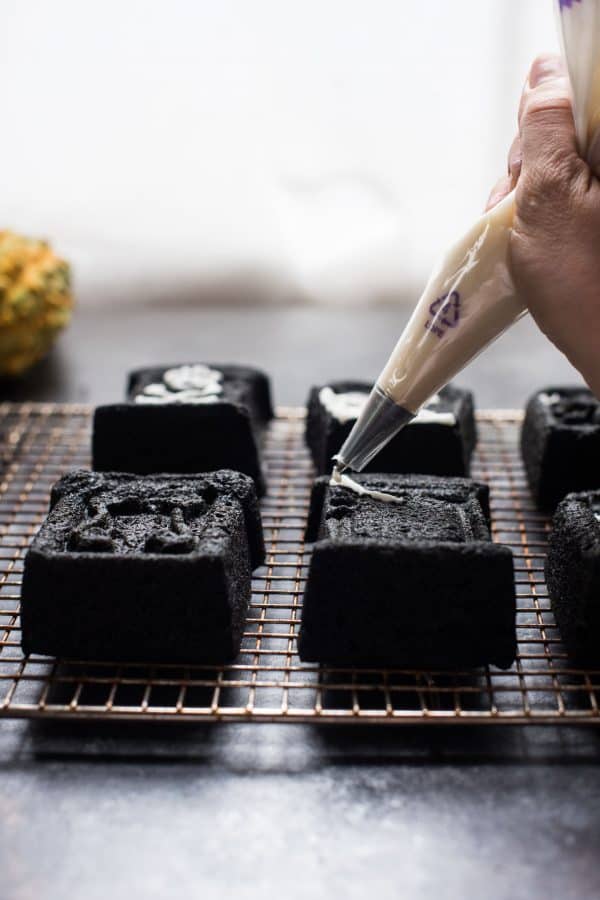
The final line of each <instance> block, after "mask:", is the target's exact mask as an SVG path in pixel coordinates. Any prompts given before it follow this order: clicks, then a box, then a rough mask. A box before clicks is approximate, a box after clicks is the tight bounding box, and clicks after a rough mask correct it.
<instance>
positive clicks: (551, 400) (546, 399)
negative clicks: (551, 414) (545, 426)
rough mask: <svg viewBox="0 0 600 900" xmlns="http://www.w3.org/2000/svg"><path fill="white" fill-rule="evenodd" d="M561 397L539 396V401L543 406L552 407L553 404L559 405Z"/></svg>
mask: <svg viewBox="0 0 600 900" xmlns="http://www.w3.org/2000/svg"><path fill="white" fill-rule="evenodd" d="M561 400H562V397H561V396H560V394H557V393H554V394H546V393H542V394H539V401H540V403H541V404H542V405H543V406H554V404H555V403H560V401H561Z"/></svg>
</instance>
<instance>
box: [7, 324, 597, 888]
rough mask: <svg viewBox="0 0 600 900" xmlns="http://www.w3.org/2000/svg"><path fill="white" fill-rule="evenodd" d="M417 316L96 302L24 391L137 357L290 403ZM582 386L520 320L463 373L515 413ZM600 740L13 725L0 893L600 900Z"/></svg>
mask: <svg viewBox="0 0 600 900" xmlns="http://www.w3.org/2000/svg"><path fill="white" fill-rule="evenodd" d="M405 317H406V313H405V311H403V310H400V311H397V310H393V309H389V308H388V309H376V310H373V311H370V312H368V313H366V312H364V311H361V312H359V311H350V312H345V311H342V310H334V311H331V310H316V309H306V308H297V309H287V310H274V309H268V308H265V307H262V308H259V309H249V310H244V309H239V310H235V309H233V310H232V309H223V310H215V309H208V310H194V309H193V308H183V309H177V310H174V311H171V312H166V311H164V310H160V309H138V310H135V311H133V310H128V309H124V310H120V311H118V310H112V311H111V310H108V311H95V310H93V309H90V310H80V311H79V314H78V316H77V318H76V321H75V324H74V326H73V328H72V329H71V331H70V332H69V333H68V334H66V335H65V336H64V337H63V338H62V340H61V343H60V347H59V349H58V351H57V353H55V354H54V356H53V358H52V359H51V360H49V361H48V362H47V363H45V364H44V365H43V366H41V367H39V368H38V370H37V372H35V373H32V375H31V376H29V377H28V378H27V379H26V380H25V381H24V382H23V383H21V384H19V385H14V384H12V385H11V384H5V385H4V386H3V389H2V390H3V396H4V398H5V399H8V398H9V397H11V398H14V399H25V398H27V399H46V400H50V399H56V400H76V401H83V402H91V403H95V402H100V401H111V400H114V399H117V398H119V397H120V396H121V393H122V389H123V377H124V373H125V371H126V370H127V369H128V368H130V367H132V366H135V365H141V364H144V363H150V362H164V361H167V362H169V361H178V360H184V359H196V358H197V359H205V358H208V359H214V360H217V361H219V360H220V361H224V362H226V361H233V360H239V361H246V362H249V363H256V364H260V365H262V366H263V367H264V368H265V369H267V370H268V371H270V372H271V373H272V375H273V378H274V381H275V393H276V397H277V400H278V402H280V403H288V404H297V403H301V402H302V401H303V399H304V397H305V395H306V393H307V388H308V386H309V384H310V383H312V382H318V381H320V380H323V379H328V378H333V377H336V378H339V377H344V376H348V375H350V374H356V375H357V376H363V375H364V376H366V377H368V376H373V375H375V374H376V373H377V370H378V369H379V368H380V367H381V363H382V362H383V357H384V356H385V355H386V354H387V352H388V350H389V349H390V348H391V345H392V344H393V342H394V339H395V336H396V333H397V332H398V331H399V330H400V327H401V324H402V322H403V321H404V319H405ZM573 380H575V376H574V375H573V374H572V372H571V370H570V369H569V367H568V366H567V364H566V363H565V362H564V361H563V360H561V358H560V357H559V356H558V354H557V353H556V351H554V350H553V349H552V348H551V347H550V346H549V345H547V344H546V342H545V341H544V339H543V338H542V337H541V336H539V335H538V334H537V332H536V331H535V329H534V328H533V326H532V325H531V324H530V323H527V322H524V323H521V324H520V325H519V326H518V327H517V329H515V330H514V331H513V332H512V333H511V334H510V335H508V336H506V337H505V338H504V339H503V341H502V342H501V343H499V344H498V345H496V346H495V347H494V348H492V350H490V351H489V352H488V353H487V354H486V355H485V356H483V357H482V358H480V359H479V360H478V361H477V362H476V363H475V364H474V365H473V366H472V367H471V368H470V370H468V371H467V372H466V373H465V374H464V376H463V377H462V379H461V381H462V382H463V383H464V384H466V385H468V386H471V387H473V389H474V390H475V392H476V395H477V399H478V402H479V405H480V406H493V405H501V406H519V405H521V404H522V403H523V400H524V399H525V397H526V395H527V394H528V393H530V392H531V391H533V390H534V389H535V388H536V387H539V386H540V385H543V384H547V383H549V382H565V381H566V382H569V381H573ZM599 761H600V732H599V731H598V729H579V730H577V729H574V728H565V729H557V728H554V727H550V728H542V727H528V728H522V727H521V728H516V727H507V728H502V729H498V728H480V729H474V728H460V729H458V728H452V727H450V728H446V729H440V728H431V727H429V728H423V727H420V728H415V729H405V728H399V729H396V728H382V729H372V730H369V729H366V728H363V727H361V728H356V727H348V728H346V729H337V728H321V729H318V728H315V727H312V726H304V725H297V726H295V725H288V726H279V725H277V726H273V725H248V726H246V725H235V726H234V725H231V726H203V727H184V726H179V727H177V726H175V727H170V728H166V727H163V726H157V727H149V726H144V727H143V728H139V727H133V726H126V725H121V726H119V727H113V726H111V727H106V726H102V727H101V726H93V727H92V726H87V725H78V726H76V725H72V726H70V725H69V726H68V725H64V724H62V725H52V724H50V723H45V724H44V725H39V724H27V723H23V722H10V721H2V722H0V772H1V775H2V790H1V791H0V811H1V814H0V897H2V900H25V898H27V900H28V898H32V897H40V898H41V897H43V898H44V900H58V898H60V900H64V898H65V897H77V898H85V900H95V898H98V900H100V898H102V900H106V898H107V897H109V898H111V900H121V898H126V897H132V896H135V897H137V896H143V897H144V898H147V900H153V898H161V900H162V898H167V897H173V896H181V897H190V898H195V897H203V898H204V897H209V898H211V900H212V898H228V900H229V898H235V897H239V898H242V900H244V898H254V897H261V896H263V897H265V896H266V897H270V896H275V895H276V892H277V893H278V894H281V895H282V896H286V897H289V898H304V897H306V898H311V900H316V898H321V897H323V898H325V897H337V896H340V897H344V898H355V897H356V898H364V897H365V896H366V895H367V894H372V896H373V897H376V898H381V900H387V898H392V897H407V898H408V897H410V898H430V897H431V898H436V900H439V898H452V900H465V898H470V897H477V898H479V897H485V898H486V900H504V898H511V900H521V898H523V900H532V898H537V897H540V898H542V897H544V898H546V897H560V898H561V900H570V898H572V900H587V898H590V900H591V898H597V897H598V896H599V895H600V867H599V866H598V864H597V856H598V847H599V846H600V768H599V766H598V762H599Z"/></svg>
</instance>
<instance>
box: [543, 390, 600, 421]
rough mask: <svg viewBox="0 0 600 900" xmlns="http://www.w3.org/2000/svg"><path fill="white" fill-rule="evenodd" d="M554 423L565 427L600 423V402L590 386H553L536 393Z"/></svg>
mask: <svg viewBox="0 0 600 900" xmlns="http://www.w3.org/2000/svg"><path fill="white" fill-rule="evenodd" d="M534 402H537V403H538V404H539V405H540V406H541V407H542V408H543V409H545V410H546V411H547V414H548V416H549V418H550V419H551V421H552V422H553V424H555V425H561V426H563V427H565V428H580V427H581V426H585V425H592V426H597V425H600V403H599V402H598V400H597V399H596V397H595V396H594V395H593V394H592V392H591V391H590V390H588V388H583V387H552V388H546V389H545V390H543V391H539V392H538V393H537V394H535V395H534Z"/></svg>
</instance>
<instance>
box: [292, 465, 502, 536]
mask: <svg viewBox="0 0 600 900" xmlns="http://www.w3.org/2000/svg"><path fill="white" fill-rule="evenodd" d="M353 479H355V481H356V483H357V484H358V485H360V486H361V487H363V488H365V489H366V490H368V491H373V492H376V496H375V497H373V496H370V495H368V494H366V495H360V494H358V493H356V492H355V491H353V490H350V489H348V488H347V487H345V486H343V485H339V484H332V483H331V482H330V481H329V479H327V478H324V479H318V480H317V482H316V483H315V488H314V490H313V497H312V501H311V511H310V517H309V525H308V529H307V540H317V539H331V540H334V541H337V542H354V541H356V542H357V543H361V542H364V541H366V540H371V541H377V542H378V543H397V542H402V543H406V542H409V543H425V542H435V543H456V544H461V543H466V542H471V541H489V539H490V533H489V528H488V525H487V522H486V516H485V511H484V507H485V505H486V504H487V488H486V487H485V486H484V485H480V484H478V483H476V482H472V481H470V480H469V479H463V478H436V477H425V476H405V475H395V474H390V475H353ZM377 494H384V495H391V496H393V497H394V498H395V501H394V502H383V501H382V500H381V499H378V498H377Z"/></svg>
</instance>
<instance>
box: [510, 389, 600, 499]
mask: <svg viewBox="0 0 600 900" xmlns="http://www.w3.org/2000/svg"><path fill="white" fill-rule="evenodd" d="M521 454H522V457H523V463H524V465H525V471H526V473H527V480H528V481H529V486H530V488H531V491H532V493H533V496H534V498H535V501H536V503H537V505H538V506H539V507H540V509H548V510H551V509H554V507H555V506H556V504H557V503H558V502H559V500H562V498H563V497H565V496H566V495H567V494H570V493H572V492H574V491H584V490H590V489H592V488H600V465H599V462H600V403H599V402H598V400H596V398H595V397H594V395H593V394H592V392H591V391H590V390H588V389H587V388H583V387H549V388H546V389H545V390H543V391H538V393H537V394H534V395H533V397H531V399H530V400H529V402H528V404H527V408H526V411H525V421H524V422H523V428H522V430H521Z"/></svg>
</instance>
